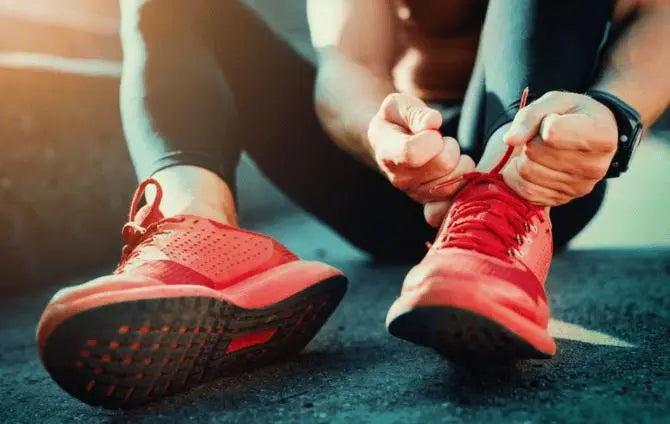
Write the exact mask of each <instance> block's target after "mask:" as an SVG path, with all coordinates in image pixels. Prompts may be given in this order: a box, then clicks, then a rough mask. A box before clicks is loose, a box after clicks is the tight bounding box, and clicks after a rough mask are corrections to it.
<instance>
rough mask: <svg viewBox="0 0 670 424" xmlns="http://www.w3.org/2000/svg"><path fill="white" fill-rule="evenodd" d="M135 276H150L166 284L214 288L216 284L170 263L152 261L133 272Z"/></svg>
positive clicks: (181, 266) (183, 267)
mask: <svg viewBox="0 0 670 424" xmlns="http://www.w3.org/2000/svg"><path fill="white" fill-rule="evenodd" d="M132 273H134V274H143V275H147V276H150V277H151V278H154V279H156V280H159V281H162V282H163V283H165V284H196V285H201V286H207V287H211V288H213V287H214V282H213V281H212V280H211V279H209V278H207V277H205V276H204V275H202V274H200V273H198V272H195V271H194V270H192V269H190V268H187V267H185V266H183V265H180V264H178V263H176V262H170V261H160V260H159V261H150V262H145V263H143V264H141V265H139V266H138V267H137V268H135V269H133V270H132Z"/></svg>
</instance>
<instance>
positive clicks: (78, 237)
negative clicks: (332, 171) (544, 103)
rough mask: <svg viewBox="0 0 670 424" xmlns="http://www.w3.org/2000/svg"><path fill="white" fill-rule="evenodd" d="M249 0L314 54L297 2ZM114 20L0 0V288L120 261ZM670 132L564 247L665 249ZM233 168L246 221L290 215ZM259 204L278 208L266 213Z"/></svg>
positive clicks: (93, 1)
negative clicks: (581, 230)
mask: <svg viewBox="0 0 670 424" xmlns="http://www.w3.org/2000/svg"><path fill="white" fill-rule="evenodd" d="M247 3H249V4H251V5H252V6H253V7H254V8H255V9H256V10H258V12H259V13H260V14H262V15H265V16H267V17H268V18H269V19H268V20H269V21H270V22H271V24H272V25H273V26H274V27H275V29H276V30H277V31H278V32H279V33H281V34H282V36H283V37H285V38H286V39H288V40H289V41H290V42H291V43H292V44H293V45H294V46H295V47H296V48H297V49H298V50H299V51H300V52H301V53H303V54H304V55H305V56H307V57H312V55H313V53H312V51H311V47H310V44H309V40H308V35H307V28H306V20H305V12H304V0H282V1H277V0H254V1H247ZM118 25H119V10H118V3H117V1H116V0H59V1H52V0H0V290H3V291H17V290H29V289H30V288H33V287H37V286H46V285H53V284H58V283H61V282H62V283H65V282H67V281H68V280H72V279H76V278H80V277H83V276H88V275H93V274H96V273H100V272H102V271H106V270H109V269H111V268H112V267H113V266H114V264H115V262H116V261H117V260H118V256H119V252H120V248H121V240H120V235H119V231H120V227H121V225H122V224H123V222H124V221H125V216H126V214H127V207H128V202H129V199H130V196H131V195H132V192H133V190H134V188H135V177H134V174H133V171H132V169H131V167H130V161H129V158H128V153H127V150H126V146H125V143H124V140H123V134H122V130H121V125H120V119H119V111H118V100H117V99H118V84H119V75H120V71H121V61H122V54H121V49H120V45H119V39H118ZM668 139H670V118H668V114H667V113H666V115H665V117H664V118H662V119H661V120H660V121H659V122H658V124H657V125H656V126H655V128H654V129H653V131H652V132H651V133H650V135H649V137H648V139H647V141H646V142H645V143H644V144H643V145H642V147H641V151H640V152H639V153H638V155H637V157H636V159H635V161H634V163H633V168H632V171H631V172H630V173H628V174H627V175H625V177H624V178H622V179H620V180H616V181H613V182H612V184H611V186H610V188H611V189H610V191H609V193H608V197H607V200H606V204H605V206H604V207H603V209H602V211H601V212H600V213H599V215H598V216H597V218H596V219H595V220H594V221H593V223H592V224H590V225H589V227H588V228H587V229H586V230H585V231H584V232H583V233H582V234H581V235H580V236H579V237H577V239H576V240H574V242H573V247H579V248H592V247H597V248H602V247H605V248H629V247H642V246H670V217H669V214H668V210H670V196H668V194H669V190H668V187H670V173H669V172H668V165H667V164H668V163H669V162H670V143H669V142H668V141H667V140H668ZM239 172H240V174H241V175H240V179H239V181H240V182H241V183H242V187H241V190H240V206H241V215H242V219H243V220H244V222H245V224H246V225H249V226H251V227H254V226H258V225H264V226H266V227H267V226H270V227H272V222H277V221H278V220H280V219H284V220H285V219H291V217H292V216H293V217H295V216H296V214H300V212H299V211H298V210H297V209H296V208H295V207H294V206H292V205H290V204H289V203H288V201H287V200H286V199H285V198H283V196H281V194H279V193H278V192H277V191H276V190H274V189H273V188H272V187H270V186H269V185H268V183H267V182H266V181H265V180H264V179H263V178H262V176H260V175H259V174H258V172H257V171H256V170H255V169H254V168H253V166H252V165H251V164H250V163H249V162H248V161H246V162H244V163H243V165H242V166H241V169H240V171H239ZM269 204H272V205H273V211H279V212H276V213H275V212H273V215H272V216H268V213H267V206H268V205H269ZM277 205H281V207H277ZM261 216H262V217H263V218H264V222H263V223H261V221H260V217H261ZM276 228H279V227H276ZM324 231H325V230H324ZM277 232H279V234H277ZM273 235H275V236H276V237H278V238H279V239H280V240H282V234H281V231H280V230H277V231H275V234H273ZM332 240H334V238H333V237H330V238H323V237H316V236H315V237H314V238H313V239H311V240H296V239H295V237H294V238H292V239H288V238H284V239H283V240H282V241H284V242H286V243H287V244H288V245H289V247H291V248H293V249H295V250H296V251H297V252H298V253H299V254H302V255H303V256H306V257H319V258H323V257H330V258H332V256H333V255H335V256H337V255H338V253H337V252H335V251H334V250H337V249H340V248H343V249H349V251H350V253H352V254H359V253H357V252H354V251H353V250H352V249H351V248H350V247H347V246H345V245H344V243H343V242H342V243H340V242H333V241H332Z"/></svg>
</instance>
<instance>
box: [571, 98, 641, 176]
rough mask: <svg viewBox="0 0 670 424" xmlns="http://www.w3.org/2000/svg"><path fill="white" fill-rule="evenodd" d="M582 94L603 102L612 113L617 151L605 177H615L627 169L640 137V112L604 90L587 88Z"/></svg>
mask: <svg viewBox="0 0 670 424" xmlns="http://www.w3.org/2000/svg"><path fill="white" fill-rule="evenodd" d="M584 94H586V95H587V96H589V97H591V98H593V99H595V100H597V101H599V102H600V103H602V104H604V105H605V106H607V108H608V109H609V110H611V111H612V114H614V119H615V120H616V124H617V128H618V130H619V136H618V140H617V151H616V153H615V154H614V157H613V158H612V163H610V167H609V170H608V171H607V174H606V175H605V178H616V177H618V176H619V175H621V174H623V173H624V172H626V171H627V170H628V166H629V165H630V161H631V159H632V157H633V153H635V150H636V149H637V146H638V145H639V144H640V140H641V139H642V128H643V127H642V120H641V119H640V114H639V113H638V111H636V110H635V109H633V108H632V107H631V106H629V105H628V104H627V103H626V102H624V101H623V100H621V99H620V98H618V97H617V96H615V95H613V94H610V93H607V92H605V91H601V90H588V91H587V92H586V93H584Z"/></svg>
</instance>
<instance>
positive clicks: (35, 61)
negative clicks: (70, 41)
mask: <svg viewBox="0 0 670 424" xmlns="http://www.w3.org/2000/svg"><path fill="white" fill-rule="evenodd" d="M0 67H8V68H19V69H38V70H48V71H57V72H64V73H69V74H76V75H83V76H91V77H111V78H120V77H121V69H122V64H121V62H119V61H114V60H101V59H81V58H70V57H62V56H55V55H50V54H42V53H29V52H0Z"/></svg>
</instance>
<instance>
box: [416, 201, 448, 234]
mask: <svg viewBox="0 0 670 424" xmlns="http://www.w3.org/2000/svg"><path fill="white" fill-rule="evenodd" d="M451 203H452V202H451V200H443V201H441V202H430V203H426V204H425V205H424V207H423V217H424V218H425V219H426V222H427V223H428V225H430V226H431V227H435V228H437V227H439V226H440V225H442V221H444V217H445V216H447V213H449V208H451Z"/></svg>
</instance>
